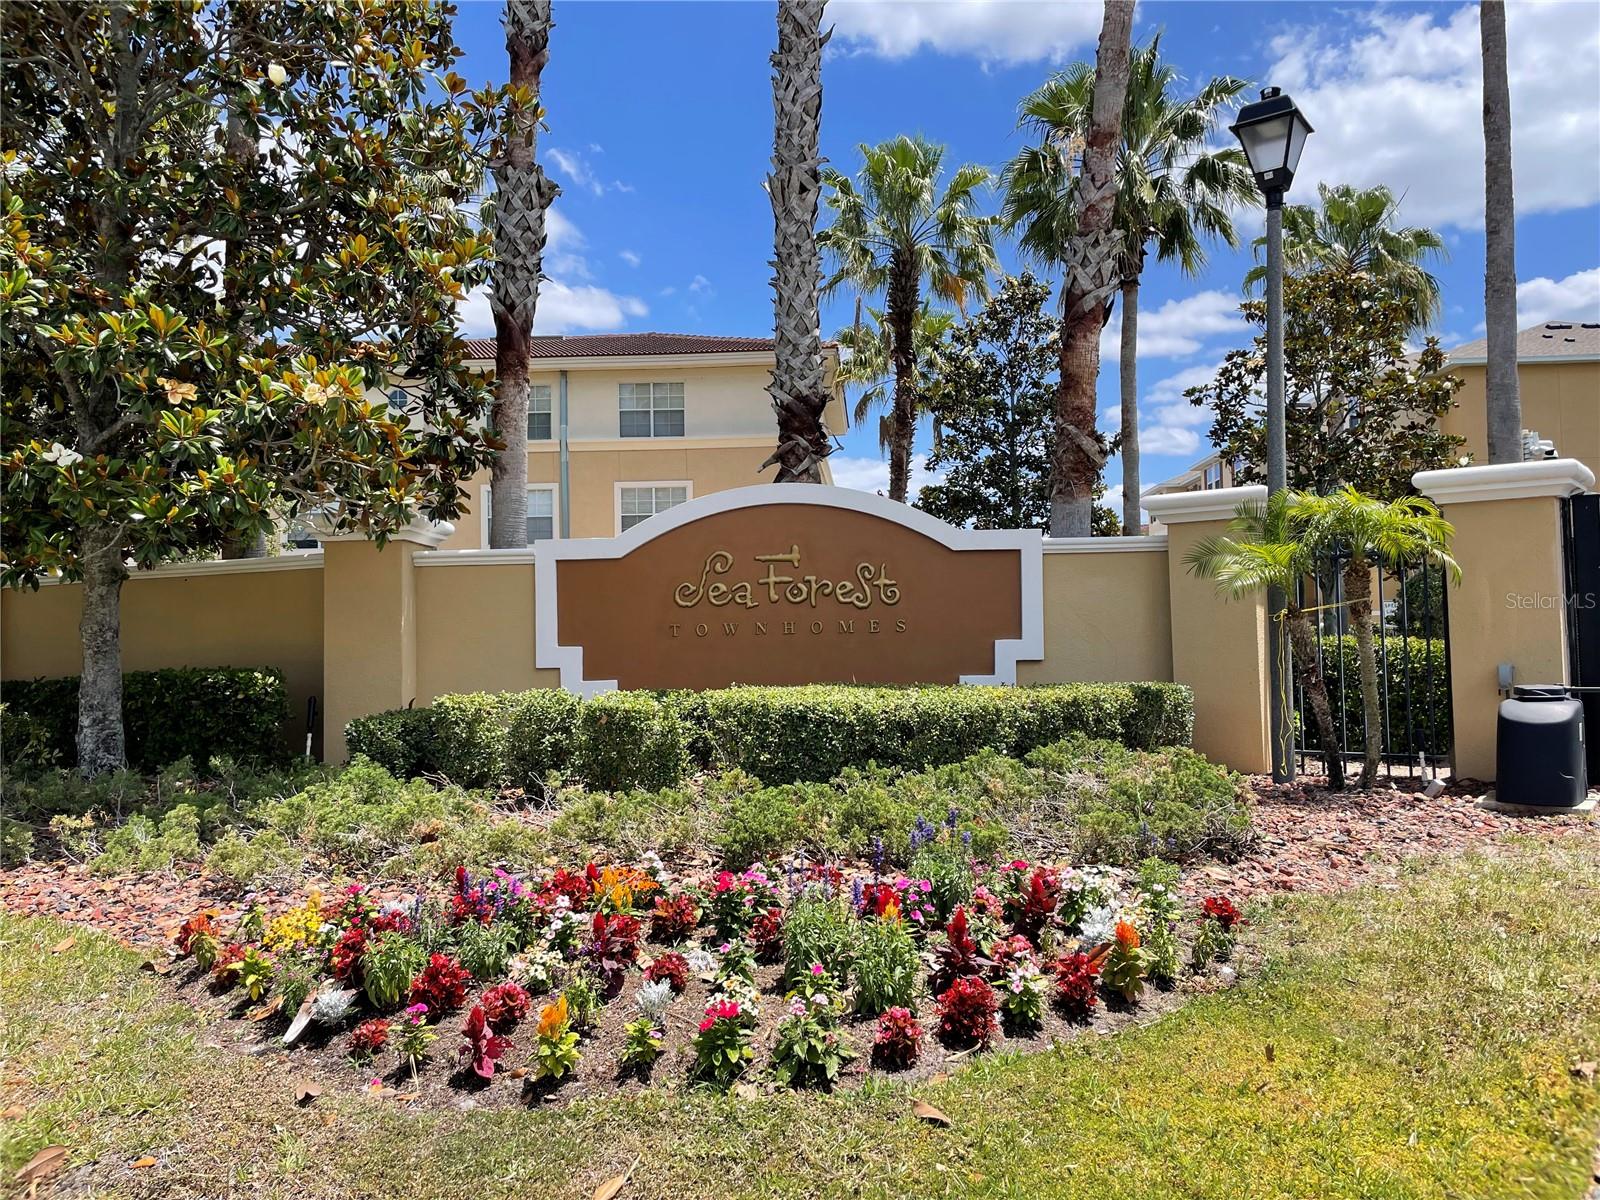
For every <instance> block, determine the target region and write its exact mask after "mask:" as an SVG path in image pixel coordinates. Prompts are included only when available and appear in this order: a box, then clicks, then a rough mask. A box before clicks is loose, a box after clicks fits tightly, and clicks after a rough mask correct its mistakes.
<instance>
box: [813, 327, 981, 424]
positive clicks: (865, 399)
mask: <svg viewBox="0 0 1600 1200" xmlns="http://www.w3.org/2000/svg"><path fill="white" fill-rule="evenodd" d="M867 313H868V315H869V316H870V317H871V318H872V326H871V327H870V328H868V327H865V326H862V325H861V324H859V323H858V324H855V325H847V326H845V328H843V329H841V330H839V332H838V333H836V334H835V335H834V340H835V341H837V342H838V343H839V347H840V349H842V350H844V351H846V357H845V358H844V359H843V361H842V362H841V363H840V366H839V378H840V381H841V382H843V383H844V384H846V385H850V384H854V385H856V386H857V387H859V388H860V389H861V391H860V393H859V394H858V395H857V396H856V405H855V409H854V411H853V412H852V413H851V420H852V421H854V422H855V423H856V424H857V425H862V424H864V423H865V422H866V421H867V420H868V418H870V417H871V416H872V414H873V413H874V412H876V413H878V414H879V415H878V448H879V449H880V450H884V451H887V450H888V449H889V448H890V447H891V446H892V445H893V444H894V422H893V421H892V420H891V419H890V416H889V412H888V411H887V410H889V409H890V408H891V407H892V399H893V388H892V384H893V379H894V333H893V331H892V329H891V327H890V325H889V321H888V318H887V316H886V315H885V314H884V312H883V310H882V309H879V308H871V307H869V308H868V309H867ZM955 325H956V314H955V313H953V312H950V311H949V310H948V309H943V308H934V307H933V306H932V305H929V304H926V303H925V304H923V305H922V307H921V308H919V309H918V310H917V320H916V324H915V326H913V328H912V331H911V345H912V349H913V359H914V367H913V370H914V377H913V383H914V386H915V389H916V401H915V403H916V409H915V417H914V418H913V419H919V418H920V417H921V416H922V414H923V413H925V412H929V411H932V410H934V409H935V408H936V402H937V400H938V398H939V395H940V392H941V389H942V387H943V385H944V379H945V373H946V359H945V354H946V352H947V351H948V350H949V349H950V331H951V330H952V329H954V328H955ZM933 444H934V447H935V448H937V447H938V446H939V424H938V422H937V421H935V422H934V426H933Z"/></svg>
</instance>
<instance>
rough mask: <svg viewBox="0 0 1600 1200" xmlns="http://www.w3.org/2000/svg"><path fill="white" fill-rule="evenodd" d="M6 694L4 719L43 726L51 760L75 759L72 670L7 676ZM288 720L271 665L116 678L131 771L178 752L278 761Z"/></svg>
mask: <svg viewBox="0 0 1600 1200" xmlns="http://www.w3.org/2000/svg"><path fill="white" fill-rule="evenodd" d="M5 701H6V721H7V723H8V725H9V724H10V722H12V721H14V720H18V719H19V718H20V721H19V724H25V725H26V726H28V727H29V728H36V729H38V730H40V731H42V733H43V736H44V739H45V741H46V743H47V745H48V749H49V752H50V753H51V754H53V755H54V756H55V759H56V761H58V762H60V763H61V764H63V765H65V766H71V765H73V764H75V763H76V762H77V759H78V750H77V736H78V678H77V676H75V675H74V676H69V677H67V678H64V679H30V680H13V681H11V682H9V683H7V684H6V685H5ZM288 719H289V697H288V693H287V692H286V691H285V689H284V685H283V675H282V673H281V672H279V671H277V670H274V669H272V668H265V667H262V668H234V667H181V668H173V669H168V670H162V671H129V672H128V673H127V674H125V675H123V677H122V724H123V731H124V736H125V738H126V743H127V754H128V765H129V766H130V767H132V768H133V769H134V770H137V771H145V772H149V771H158V770H160V769H161V768H162V767H164V766H167V765H168V764H169V763H174V762H177V761H178V760H179V759H180V758H188V759H191V760H192V761H194V762H196V763H201V764H203V763H207V762H209V761H210V760H211V759H212V758H213V757H214V756H217V755H227V756H228V757H231V758H234V759H237V760H239V761H241V762H245V761H255V762H277V761H281V760H282V759H283V758H284V740H283V728H284V723H285V722H286V721H287V720H288ZM8 732H9V731H8ZM7 740H9V738H8V739H7Z"/></svg>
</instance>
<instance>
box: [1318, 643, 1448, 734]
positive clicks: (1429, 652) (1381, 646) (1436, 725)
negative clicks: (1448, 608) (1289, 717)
mask: <svg viewBox="0 0 1600 1200" xmlns="http://www.w3.org/2000/svg"><path fill="white" fill-rule="evenodd" d="M1374 643H1375V646H1374V648H1375V649H1376V650H1377V652H1378V695H1379V700H1380V703H1381V702H1382V699H1383V696H1384V691H1385V687H1387V691H1388V704H1387V708H1388V712H1387V713H1386V714H1385V715H1386V716H1387V718H1388V722H1389V741H1388V746H1387V751H1388V753H1390V754H1404V755H1407V756H1409V757H1411V758H1413V759H1414V758H1415V757H1416V755H1417V753H1418V752H1419V751H1422V750H1426V751H1428V752H1429V753H1431V754H1448V753H1449V752H1450V728H1451V726H1450V671H1449V669H1448V667H1447V665H1446V662H1445V643H1444V640H1443V639H1442V638H1433V639H1431V640H1430V639H1428V638H1420V637H1400V636H1399V635H1397V634H1390V635H1388V636H1387V637H1385V638H1384V640H1383V642H1382V643H1377V641H1376V638H1374ZM1386 653H1387V664H1388V669H1387V670H1385V654H1386ZM1341 659H1342V660H1343V664H1344V694H1343V696H1341V695H1340V692H1339V669H1340V660H1341ZM1408 666H1409V668H1410V694H1409V697H1408V695H1407V691H1406V688H1407V667H1408ZM1430 671H1431V680H1430ZM1322 673H1323V676H1324V678H1325V679H1326V680H1327V683H1328V700H1329V702H1330V703H1331V704H1332V705H1333V716H1334V720H1335V721H1340V720H1342V721H1343V723H1344V729H1343V733H1344V737H1345V744H1346V745H1347V746H1348V747H1349V748H1350V751H1351V753H1359V752H1360V750H1361V748H1362V747H1363V746H1364V745H1365V743H1366V738H1365V736H1364V732H1363V731H1364V730H1365V728H1366V722H1365V720H1364V718H1363V715H1362V711H1361V663H1360V659H1359V658H1358V657H1357V656H1356V639H1355V635H1354V634H1348V633H1347V634H1345V635H1344V636H1343V637H1325V638H1323V639H1322ZM1386 677H1387V678H1386ZM1430 683H1431V688H1430ZM1430 723H1431V729H1430ZM1430 733H1431V734H1432V736H1431V737H1430V736H1429V734H1430ZM1413 735H1414V736H1413ZM1306 740H1307V742H1308V743H1309V744H1310V745H1311V746H1312V747H1318V748H1320V746H1321V743H1320V742H1318V740H1317V733H1316V727H1315V726H1314V725H1313V724H1312V723H1311V722H1310V720H1309V719H1308V720H1307V722H1306Z"/></svg>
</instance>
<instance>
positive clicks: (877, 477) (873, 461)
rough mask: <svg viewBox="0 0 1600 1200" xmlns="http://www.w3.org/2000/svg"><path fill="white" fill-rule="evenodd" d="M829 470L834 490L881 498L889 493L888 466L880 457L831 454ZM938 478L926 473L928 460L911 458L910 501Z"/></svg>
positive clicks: (937, 480)
mask: <svg viewBox="0 0 1600 1200" xmlns="http://www.w3.org/2000/svg"><path fill="white" fill-rule="evenodd" d="M828 469H829V470H830V471H832V472H833V482H834V485H835V486H836V487H844V488H853V489H854V490H855V491H858V492H877V493H878V494H879V495H882V496H887V495H888V494H889V464H888V463H887V462H886V461H885V460H884V459H882V458H869V457H867V456H865V455H862V456H852V455H848V454H830V455H829V456H828ZM941 478H943V476H941V475H936V474H929V472H928V460H927V458H926V457H925V456H924V455H921V454H914V455H912V457H911V482H910V487H909V488H908V492H909V495H910V499H912V500H915V499H916V498H917V496H918V494H919V493H920V492H921V491H922V489H923V487H925V486H926V485H927V484H930V483H938V482H939V480H940V479H941Z"/></svg>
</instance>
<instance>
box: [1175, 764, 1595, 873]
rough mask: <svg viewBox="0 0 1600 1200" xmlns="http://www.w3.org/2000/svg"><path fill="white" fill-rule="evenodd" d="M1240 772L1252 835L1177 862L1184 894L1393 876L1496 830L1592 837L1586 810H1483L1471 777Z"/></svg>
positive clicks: (1481, 790) (1479, 843)
mask: <svg viewBox="0 0 1600 1200" xmlns="http://www.w3.org/2000/svg"><path fill="white" fill-rule="evenodd" d="M1250 782H1251V786H1252V789H1253V790H1254V792H1255V800H1254V802H1253V803H1252V805H1251V813H1250V816H1251V820H1252V822H1253V823H1254V825H1255V830H1256V833H1257V839H1256V843H1255V845H1254V846H1253V847H1252V849H1251V850H1250V852H1249V853H1248V854H1246V855H1245V856H1244V857H1243V858H1241V859H1239V861H1237V862H1233V863H1218V862H1206V863H1201V864H1196V865H1195V866H1194V867H1192V868H1191V869H1190V870H1188V871H1187V872H1185V874H1184V879H1183V885H1182V887H1183V891H1184V894H1185V896H1186V897H1187V898H1189V899H1195V898H1198V897H1201V896H1207V895H1214V894H1216V893H1219V892H1221V893H1225V894H1227V895H1228V896H1230V897H1232V898H1234V899H1235V900H1246V899H1251V898H1254V897H1259V896H1266V895H1271V894H1273V893H1277V892H1337V891H1344V890H1346V889H1349V888H1353V887H1359V886H1361V885H1362V884H1366V883H1373V882H1383V881H1387V880H1391V879H1393V878H1394V877H1395V875H1396V873H1397V871H1398V868H1399V866H1400V864H1401V863H1403V862H1404V861H1405V860H1406V859H1408V858H1414V857H1417V856H1429V855H1441V854H1457V853H1461V852H1463V851H1468V850H1473V849H1479V848H1482V847H1483V846H1484V845H1485V844H1486V843H1488V842H1490V841H1492V840H1493V839H1494V838H1496V837H1498V836H1500V835H1501V834H1506V833H1522V834H1535V835H1539V836H1549V837H1590V838H1600V821H1597V820H1595V819H1594V818H1593V817H1592V816H1591V815H1588V814H1583V813H1574V812H1552V813H1551V814H1550V815H1547V816H1546V815H1540V816H1532V817H1529V816H1508V815H1505V814H1501V813H1494V812H1486V811H1484V810H1483V809H1481V808H1479V807H1478V806H1477V802H1478V801H1479V800H1480V799H1482V798H1483V797H1484V795H1486V794H1487V793H1488V792H1489V791H1490V789H1489V788H1488V787H1487V786H1486V785H1484V784H1481V783H1478V782H1477V781H1475V780H1464V781H1462V782H1460V783H1456V784H1452V785H1451V786H1450V787H1448V788H1447V789H1446V790H1445V791H1444V792H1442V793H1441V794H1440V795H1438V796H1436V797H1432V798H1430V797H1428V796H1427V795H1425V794H1424V793H1422V792H1412V791H1410V790H1408V787H1407V786H1406V785H1400V786H1395V787H1390V786H1382V787H1379V788H1376V789H1374V790H1372V791H1368V792H1361V791H1345V792H1330V791H1328V789H1327V787H1326V786H1325V783H1326V781H1325V780H1324V779H1322V778H1320V777H1315V778H1306V779H1301V780H1297V781H1296V782H1294V783H1292V784H1274V783H1273V782H1272V781H1271V780H1270V779H1269V778H1267V777H1264V776H1257V777H1254V778H1252V779H1251V781H1250Z"/></svg>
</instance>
